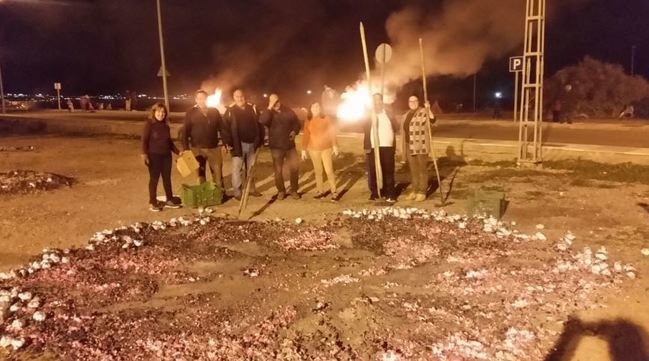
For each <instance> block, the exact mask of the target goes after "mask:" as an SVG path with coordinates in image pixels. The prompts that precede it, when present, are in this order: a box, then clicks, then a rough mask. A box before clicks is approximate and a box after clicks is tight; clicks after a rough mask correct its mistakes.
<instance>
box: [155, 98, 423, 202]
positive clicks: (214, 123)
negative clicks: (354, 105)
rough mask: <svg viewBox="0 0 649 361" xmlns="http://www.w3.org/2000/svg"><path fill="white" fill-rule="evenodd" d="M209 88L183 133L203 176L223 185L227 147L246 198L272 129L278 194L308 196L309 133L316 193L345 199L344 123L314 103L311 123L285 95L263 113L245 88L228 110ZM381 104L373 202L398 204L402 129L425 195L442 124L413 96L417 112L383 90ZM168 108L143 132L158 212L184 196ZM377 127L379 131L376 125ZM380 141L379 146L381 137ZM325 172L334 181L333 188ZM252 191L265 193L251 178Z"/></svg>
mask: <svg viewBox="0 0 649 361" xmlns="http://www.w3.org/2000/svg"><path fill="white" fill-rule="evenodd" d="M207 97H208V94H207V93H206V92H205V91H203V90H199V91H197V92H196V94H195V105H194V106H193V107H192V108H191V109H190V110H188V111H187V113H186V115H185V120H184V126H183V129H182V132H181V136H180V139H181V142H182V148H183V151H188V150H191V151H192V153H193V155H194V156H195V157H196V160H197V162H198V164H199V168H198V178H199V181H200V182H205V181H206V179H207V169H208V168H209V170H210V173H211V180H212V181H213V182H214V183H215V184H216V185H217V186H219V187H222V188H223V187H224V181H223V171H222V167H223V157H224V152H225V153H228V154H230V156H231V158H232V175H231V177H232V189H233V194H232V195H233V197H234V198H236V199H237V200H240V199H241V197H242V194H243V189H244V187H245V185H244V184H243V181H244V179H247V177H248V176H249V175H250V176H252V175H251V167H252V166H253V164H254V161H255V159H256V157H257V154H258V150H259V149H260V148H261V147H262V146H263V144H264V142H265V139H266V131H267V132H268V138H267V139H268V147H269V148H270V152H271V155H272V159H273V169H274V178H275V186H276V188H277V195H276V198H277V199H278V200H282V199H284V198H286V197H289V196H290V197H291V198H293V199H300V197H301V196H300V193H299V192H298V190H299V184H298V180H299V174H298V172H299V163H300V155H299V154H298V151H297V149H296V144H295V138H296V136H297V135H298V134H299V133H300V131H302V132H303V136H302V151H301V158H302V160H306V159H307V158H311V161H312V163H313V169H314V173H315V179H316V189H317V194H316V195H315V198H316V199H322V198H325V197H327V196H329V197H330V199H331V200H332V201H337V200H338V198H339V193H338V191H337V185H336V177H335V173H334V167H333V158H334V157H335V156H337V155H338V153H339V151H338V145H337V142H336V126H335V123H334V121H333V120H332V119H331V117H329V116H328V115H327V114H325V111H324V109H323V106H322V104H320V103H319V102H314V103H312V104H311V105H310V106H309V109H308V110H307V119H306V121H305V122H304V125H302V124H300V121H299V119H298V117H297V115H296V113H295V112H294V111H293V110H292V109H291V108H289V107H287V106H286V105H284V104H282V102H281V100H280V98H279V96H278V95H277V94H271V95H270V96H269V97H268V105H267V107H266V108H264V109H262V110H261V111H260V110H258V109H257V107H256V106H254V105H253V104H251V103H249V102H247V100H246V97H245V94H244V92H243V91H242V90H241V89H237V90H235V91H234V92H233V93H232V98H233V100H234V103H233V104H232V105H231V106H229V107H227V108H225V111H224V112H223V113H221V111H219V110H218V109H216V108H210V107H208V106H207ZM373 100H374V109H375V111H376V115H377V119H378V123H377V126H376V127H372V125H371V121H370V120H369V119H368V120H367V121H366V122H365V127H364V133H365V134H364V138H365V139H364V149H365V159H366V164H367V172H368V186H369V190H370V200H376V199H378V198H379V191H380V194H381V195H383V196H384V197H385V200H386V201H387V202H389V203H394V202H396V196H397V195H396V190H395V175H394V173H395V154H396V149H397V144H396V139H397V137H396V134H397V133H399V132H401V133H402V134H403V136H402V140H403V144H402V145H401V147H402V149H403V152H404V155H405V156H407V160H408V162H409V164H410V172H411V180H412V182H411V183H412V189H413V190H412V192H411V193H410V194H409V195H408V196H407V199H409V200H416V201H423V200H425V199H426V191H427V188H428V171H427V166H428V154H429V152H430V147H431V144H430V136H429V135H430V134H429V132H430V124H431V123H432V122H434V119H435V117H434V116H433V114H432V112H431V110H430V106H429V104H428V102H426V103H425V106H424V107H422V106H420V104H419V99H418V98H417V97H415V96H412V97H410V98H409V101H408V105H409V108H410V110H409V111H408V112H407V113H406V114H405V115H403V117H401V118H402V119H401V121H399V119H398V118H399V117H396V116H393V115H392V114H389V113H388V111H387V110H386V109H385V107H384V104H383V97H382V95H381V94H375V95H374V97H373ZM167 116H168V110H167V109H166V108H165V107H164V105H162V104H155V105H154V106H153V107H152V109H151V113H150V116H149V119H148V121H147V122H146V124H145V127H144V132H143V136H142V158H143V160H144V163H145V165H146V166H147V167H148V169H149V174H150V179H149V203H150V210H151V211H160V210H162V209H163V208H165V207H170V208H176V207H179V206H180V200H179V199H176V198H174V197H173V193H172V190H171V164H172V161H171V159H172V158H171V157H172V153H175V154H179V153H180V151H179V149H177V148H176V146H175V145H174V143H173V141H172V138H171V134H170V128H169V125H168V121H167ZM375 130H376V134H374V131H375ZM376 142H378V144H377V143H376ZM375 147H378V154H379V162H380V165H381V174H382V176H383V177H382V178H383V187H382V189H380V190H379V189H378V182H377V177H376V167H375V160H374V159H375V158H374V156H375V149H374V148H375ZM285 166H286V168H287V170H288V173H289V184H290V188H289V189H288V190H287V189H286V188H285V182H284V176H283V174H284V168H285ZM325 174H326V177H327V185H326V186H325ZM160 177H162V180H163V186H164V190H165V195H166V201H165V202H159V201H158V200H157V195H156V189H157V185H158V180H159V178H160ZM249 195H251V196H253V197H260V196H261V193H260V192H259V191H258V190H257V189H256V188H255V181H254V179H251V180H250V188H249Z"/></svg>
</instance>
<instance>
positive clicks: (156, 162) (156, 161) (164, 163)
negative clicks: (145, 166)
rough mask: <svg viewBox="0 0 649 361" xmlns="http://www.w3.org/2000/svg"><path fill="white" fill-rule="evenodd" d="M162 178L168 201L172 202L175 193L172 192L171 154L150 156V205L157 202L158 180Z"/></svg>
mask: <svg viewBox="0 0 649 361" xmlns="http://www.w3.org/2000/svg"><path fill="white" fill-rule="evenodd" d="M160 176H162V185H163V187H164V190H165V195H166V196H167V200H168V201H169V200H171V199H172V197H173V195H174V194H173V192H172V191H171V153H168V154H149V203H150V204H155V203H156V202H157V199H156V198H157V194H156V193H157V189H158V180H159V179H160Z"/></svg>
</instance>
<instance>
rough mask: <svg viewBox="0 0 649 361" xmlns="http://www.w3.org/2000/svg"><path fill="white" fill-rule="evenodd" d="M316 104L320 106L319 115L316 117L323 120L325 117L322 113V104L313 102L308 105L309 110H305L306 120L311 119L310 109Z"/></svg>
mask: <svg viewBox="0 0 649 361" xmlns="http://www.w3.org/2000/svg"><path fill="white" fill-rule="evenodd" d="M316 104H318V105H319V106H320V114H318V116H319V117H320V118H324V117H325V115H324V114H323V113H322V104H320V102H313V103H311V104H310V105H309V109H307V110H306V120H311V119H313V112H311V108H312V107H313V106H314V105H316Z"/></svg>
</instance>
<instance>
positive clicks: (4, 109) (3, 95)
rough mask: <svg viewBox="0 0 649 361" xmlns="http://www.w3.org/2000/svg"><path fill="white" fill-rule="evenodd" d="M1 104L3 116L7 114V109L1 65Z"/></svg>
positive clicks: (0, 67)
mask: <svg viewBox="0 0 649 361" xmlns="http://www.w3.org/2000/svg"><path fill="white" fill-rule="evenodd" d="M0 63H1V61H0ZM0 104H2V114H5V113H6V112H7V109H6V108H5V89H4V86H3V85H2V66H1V64H0Z"/></svg>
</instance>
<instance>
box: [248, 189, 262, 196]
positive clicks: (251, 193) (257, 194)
mask: <svg viewBox="0 0 649 361" xmlns="http://www.w3.org/2000/svg"><path fill="white" fill-rule="evenodd" d="M248 194H249V195H251V196H253V197H261V196H262V195H263V194H261V193H259V191H258V190H254V191H251V192H250V193H248Z"/></svg>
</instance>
